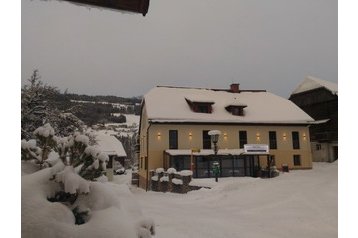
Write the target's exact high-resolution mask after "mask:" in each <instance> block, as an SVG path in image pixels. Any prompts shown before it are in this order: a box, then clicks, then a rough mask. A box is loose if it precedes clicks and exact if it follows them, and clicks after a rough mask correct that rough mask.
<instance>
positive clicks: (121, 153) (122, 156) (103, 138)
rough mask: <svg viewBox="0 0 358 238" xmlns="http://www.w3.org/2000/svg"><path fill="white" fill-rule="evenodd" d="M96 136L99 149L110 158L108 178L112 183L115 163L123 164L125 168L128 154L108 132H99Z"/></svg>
mask: <svg viewBox="0 0 358 238" xmlns="http://www.w3.org/2000/svg"><path fill="white" fill-rule="evenodd" d="M95 135H96V142H97V147H98V149H99V150H100V151H102V152H104V153H106V154H107V155H108V157H109V161H108V163H107V177H108V179H109V180H110V181H111V180H112V179H113V169H115V168H114V165H115V162H119V163H121V165H122V166H123V167H124V166H125V161H126V158H127V154H126V152H125V150H124V148H123V145H122V143H121V142H120V141H119V140H118V139H117V138H116V137H115V136H114V135H111V134H108V132H105V131H97V132H96V134H95Z"/></svg>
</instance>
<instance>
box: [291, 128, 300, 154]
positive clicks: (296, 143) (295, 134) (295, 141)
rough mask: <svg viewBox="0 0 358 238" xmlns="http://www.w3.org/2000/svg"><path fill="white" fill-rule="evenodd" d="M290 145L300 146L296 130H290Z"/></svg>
mask: <svg viewBox="0 0 358 238" xmlns="http://www.w3.org/2000/svg"><path fill="white" fill-rule="evenodd" d="M292 146H293V149H296V150H297V149H299V148H300V136H299V133H298V131H292Z"/></svg>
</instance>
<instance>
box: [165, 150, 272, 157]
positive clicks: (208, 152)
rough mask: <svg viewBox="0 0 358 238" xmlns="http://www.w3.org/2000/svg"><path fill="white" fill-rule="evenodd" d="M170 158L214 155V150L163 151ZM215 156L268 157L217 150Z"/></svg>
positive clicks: (238, 151)
mask: <svg viewBox="0 0 358 238" xmlns="http://www.w3.org/2000/svg"><path fill="white" fill-rule="evenodd" d="M165 153H166V154H168V155H170V156H191V155H193V156H210V155H215V153H214V150H204V149H201V150H190V149H185V150H165ZM217 155H269V153H256V154H255V153H245V151H244V150H243V149H219V150H218V153H217Z"/></svg>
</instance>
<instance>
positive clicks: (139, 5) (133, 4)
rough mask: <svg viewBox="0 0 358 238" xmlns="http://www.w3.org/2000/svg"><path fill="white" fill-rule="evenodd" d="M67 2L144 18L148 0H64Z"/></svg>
mask: <svg viewBox="0 0 358 238" xmlns="http://www.w3.org/2000/svg"><path fill="white" fill-rule="evenodd" d="M65 1H68V2H73V3H78V4H85V5H91V6H97V7H104V8H109V9H114V10H123V11H130V12H136V13H142V15H143V16H145V15H146V14H147V12H148V8H149V1H150V0H111V1H108V0H65Z"/></svg>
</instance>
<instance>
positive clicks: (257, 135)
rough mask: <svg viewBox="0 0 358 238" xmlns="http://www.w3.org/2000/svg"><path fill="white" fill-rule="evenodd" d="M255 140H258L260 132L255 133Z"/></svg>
mask: <svg viewBox="0 0 358 238" xmlns="http://www.w3.org/2000/svg"><path fill="white" fill-rule="evenodd" d="M256 141H260V133H258V132H257V133H256Z"/></svg>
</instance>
